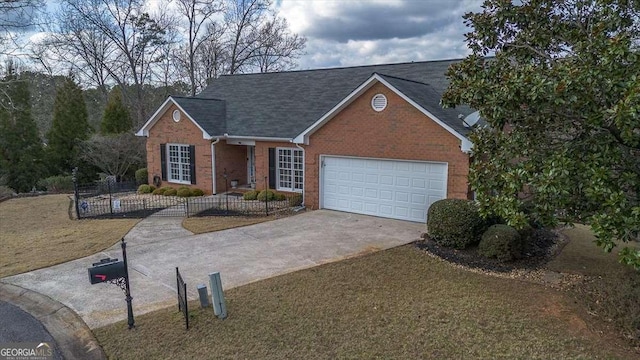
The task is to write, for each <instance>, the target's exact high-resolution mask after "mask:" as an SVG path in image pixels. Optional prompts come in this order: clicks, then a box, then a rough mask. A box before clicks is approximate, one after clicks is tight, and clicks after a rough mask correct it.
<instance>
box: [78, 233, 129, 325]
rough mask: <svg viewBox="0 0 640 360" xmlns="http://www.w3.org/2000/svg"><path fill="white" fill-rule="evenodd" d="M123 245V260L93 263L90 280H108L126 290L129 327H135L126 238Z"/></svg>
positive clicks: (94, 281) (103, 260) (95, 282)
mask: <svg viewBox="0 0 640 360" xmlns="http://www.w3.org/2000/svg"><path fill="white" fill-rule="evenodd" d="M121 241H122V242H121V244H120V245H121V247H122V261H118V259H110V258H106V259H102V260H100V262H97V263H93V264H92V266H91V267H90V268H89V269H88V272H89V282H90V283H91V284H92V285H93V284H100V283H104V282H108V283H111V284H116V285H118V286H120V289H122V290H123V291H124V294H125V300H126V301H127V320H128V324H129V329H131V328H133V327H134V323H135V321H134V319H133V307H132V305H131V300H132V299H133V298H132V297H131V289H130V288H129V269H128V266H127V243H125V242H124V238H123V239H122V240H121Z"/></svg>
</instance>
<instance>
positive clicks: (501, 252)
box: [478, 224, 522, 262]
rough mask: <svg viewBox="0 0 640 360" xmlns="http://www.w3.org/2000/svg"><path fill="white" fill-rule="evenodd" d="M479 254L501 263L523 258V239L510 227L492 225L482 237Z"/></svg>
mask: <svg viewBox="0 0 640 360" xmlns="http://www.w3.org/2000/svg"><path fill="white" fill-rule="evenodd" d="M478 253H479V254H480V255H482V256H485V257H488V258H496V259H498V261H501V262H508V261H512V260H514V259H518V258H520V257H522V237H521V236H520V233H518V230H516V229H514V228H512V227H511V226H509V225H503V224H496V225H492V226H491V227H489V229H487V231H485V232H484V234H483V235H482V240H480V245H478Z"/></svg>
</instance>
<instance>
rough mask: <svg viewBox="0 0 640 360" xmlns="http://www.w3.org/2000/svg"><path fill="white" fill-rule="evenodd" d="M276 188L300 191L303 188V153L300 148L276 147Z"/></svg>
mask: <svg viewBox="0 0 640 360" xmlns="http://www.w3.org/2000/svg"><path fill="white" fill-rule="evenodd" d="M276 171H277V176H278V182H277V184H278V187H277V188H278V190H284V191H302V189H303V188H304V153H303V152H302V150H300V149H292V148H278V158H277V170H276Z"/></svg>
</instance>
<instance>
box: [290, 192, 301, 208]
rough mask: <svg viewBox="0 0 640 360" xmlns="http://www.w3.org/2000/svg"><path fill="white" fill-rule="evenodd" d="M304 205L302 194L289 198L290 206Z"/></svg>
mask: <svg viewBox="0 0 640 360" xmlns="http://www.w3.org/2000/svg"><path fill="white" fill-rule="evenodd" d="M300 205H302V194H295V195H293V196H292V197H290V198H289V206H291V207H294V206H300Z"/></svg>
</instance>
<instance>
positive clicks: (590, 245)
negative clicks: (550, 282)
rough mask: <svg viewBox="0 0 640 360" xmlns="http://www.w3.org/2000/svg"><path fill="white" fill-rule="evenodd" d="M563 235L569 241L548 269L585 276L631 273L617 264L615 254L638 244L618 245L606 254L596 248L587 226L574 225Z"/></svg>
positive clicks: (627, 268)
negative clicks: (623, 248) (625, 247)
mask: <svg viewBox="0 0 640 360" xmlns="http://www.w3.org/2000/svg"><path fill="white" fill-rule="evenodd" d="M563 233H564V234H565V235H566V236H568V237H569V239H571V241H569V243H568V244H567V245H566V246H565V247H564V248H563V249H562V252H561V253H560V254H559V255H558V256H556V257H555V258H554V259H553V260H551V262H549V263H548V264H547V268H548V269H550V270H554V271H558V272H564V273H570V274H580V275H587V276H603V275H609V276H610V275H626V274H628V273H629V274H630V273H633V269H632V268H631V267H629V266H624V265H622V264H619V263H618V254H617V252H618V251H620V249H621V248H622V247H624V246H631V247H637V246H638V244H635V243H631V244H620V245H619V246H618V247H615V248H613V251H611V252H610V253H606V252H604V250H602V248H598V247H596V245H595V244H594V241H595V237H594V236H593V233H592V232H591V230H590V229H589V226H587V225H582V224H576V225H575V226H574V227H572V228H568V229H565V230H563ZM612 272H613V274H612Z"/></svg>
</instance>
